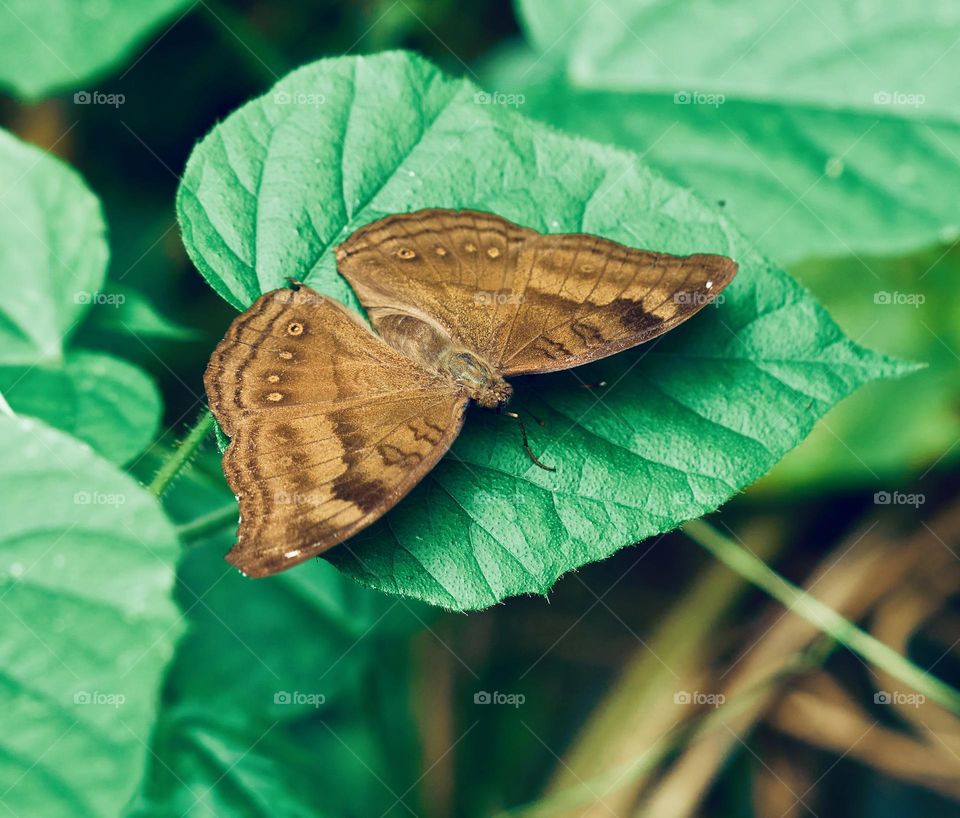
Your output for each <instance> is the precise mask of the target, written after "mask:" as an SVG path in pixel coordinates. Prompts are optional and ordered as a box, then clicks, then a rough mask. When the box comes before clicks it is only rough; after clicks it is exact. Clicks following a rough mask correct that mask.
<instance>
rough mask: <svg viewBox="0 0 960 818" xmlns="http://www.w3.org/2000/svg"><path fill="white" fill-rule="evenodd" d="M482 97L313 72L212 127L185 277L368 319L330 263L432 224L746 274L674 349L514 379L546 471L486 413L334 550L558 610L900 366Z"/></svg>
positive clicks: (380, 62)
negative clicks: (364, 240) (562, 601)
mask: <svg viewBox="0 0 960 818" xmlns="http://www.w3.org/2000/svg"><path fill="white" fill-rule="evenodd" d="M478 94H479V92H478V90H477V89H476V87H475V86H473V85H471V84H470V83H468V82H466V81H462V80H453V79H450V78H448V77H446V76H444V75H443V74H442V73H441V72H439V71H438V70H437V69H436V68H434V67H433V66H432V65H430V64H429V63H427V62H425V61H423V60H421V59H419V58H417V57H414V56H413V55H409V54H405V53H387V54H383V55H378V56H374V57H367V58H341V59H333V60H325V61H320V62H318V63H314V64H312V65H308V66H306V67H304V68H302V69H300V70H299V71H296V72H294V73H293V74H291V75H289V76H288V77H286V78H285V79H283V80H282V81H281V82H280V83H279V84H278V85H277V86H276V87H275V88H274V90H273V91H272V92H270V93H268V94H267V95H265V96H263V97H261V98H259V99H256V100H254V101H252V102H251V103H249V104H247V105H246V106H244V107H243V108H241V109H240V110H239V111H237V112H236V113H234V114H233V115H232V116H230V117H229V118H228V119H227V120H226V121H225V122H223V123H222V124H221V125H219V126H218V127H217V128H215V129H214V131H213V132H212V133H211V134H210V135H209V136H207V137H206V139H205V140H204V141H203V142H201V143H200V145H199V146H198V147H197V148H196V149H195V150H194V153H193V154H192V156H191V158H190V160H189V162H188V164H187V169H186V172H185V174H184V178H183V183H182V186H181V188H180V191H179V195H178V213H179V218H180V222H181V227H182V230H183V235H184V240H185V243H186V246H187V249H188V251H189V252H190V254H191V257H192V258H193V260H194V262H195V263H196V265H197V267H198V268H199V269H200V271H201V272H202V273H203V274H204V275H205V276H206V277H207V279H208V281H210V283H211V284H212V285H213V286H214V287H215V288H216V290H217V291H218V292H220V293H221V294H222V295H223V296H224V297H225V298H227V299H228V300H229V301H230V302H231V303H233V304H234V305H235V306H238V307H243V306H246V305H247V304H249V303H250V302H251V301H252V300H253V299H254V298H255V297H256V296H257V295H258V294H259V293H260V292H261V291H264V290H268V289H271V288H275V287H280V286H283V285H284V283H285V278H286V276H294V277H296V278H298V279H300V280H303V281H306V282H307V283H309V284H310V285H311V286H314V287H316V288H318V289H321V290H323V291H325V292H327V293H329V294H332V295H334V296H338V297H341V298H345V299H348V300H350V301H351V302H352V303H355V300H354V299H353V296H352V295H351V294H350V293H349V290H348V288H347V285H346V284H345V282H344V281H343V280H342V279H341V278H340V277H339V276H338V274H337V273H336V269H335V263H334V259H333V254H332V253H331V252H330V249H331V246H332V245H333V244H335V243H336V242H338V241H340V240H342V239H343V238H344V237H346V236H347V235H349V234H350V233H351V232H353V231H354V230H355V229H356V228H358V227H360V226H361V225H363V224H365V223H367V222H370V221H372V220H374V219H376V218H379V217H381V216H383V215H385V214H388V213H394V212H399V211H409V210H415V209H417V208H420V207H426V206H436V207H474V208H478V209H481V210H489V211H493V212H497V213H500V214H502V215H503V216H505V217H506V218H509V219H512V220H514V221H517V222H519V223H521V224H526V225H530V226H532V227H534V228H537V229H540V230H549V231H554V232H567V231H583V232H588V233H595V234H598V235H602V236H606V237H609V238H611V239H614V240H618V241H621V242H626V243H629V244H631V245H634V246H640V247H648V248H655V249H657V250H662V251H667V252H671V253H680V254H683V253H690V252H694V251H707V252H719V253H724V254H727V255H730V256H732V257H734V258H736V259H737V260H738V261H739V262H740V265H741V266H740V273H739V274H738V276H737V278H736V279H735V281H734V283H733V284H732V285H731V286H730V287H729V288H728V290H727V291H726V292H725V293H724V295H725V299H724V303H723V305H722V306H721V307H720V308H719V309H710V310H706V311H705V312H704V313H702V314H701V315H699V316H698V317H697V318H696V319H695V320H693V321H691V322H689V323H688V324H686V325H684V327H682V328H681V329H680V330H678V331H676V332H673V333H671V334H670V335H668V336H666V337H665V338H664V339H663V341H662V342H660V343H656V344H653V345H649V346H647V347H645V348H641V349H638V350H634V351H631V352H628V353H624V354H621V355H617V356H615V357H614V358H611V359H607V360H605V361H602V362H600V363H598V364H596V365H593V366H589V367H584V368H582V369H579V370H576V371H575V372H565V373H559V374H557V375H553V376H545V377H540V378H534V379H530V380H529V382H518V384H517V386H518V388H517V393H516V397H515V401H514V404H513V405H514V407H515V408H517V409H519V410H520V411H521V414H523V412H524V410H528V409H529V410H530V411H531V412H532V413H533V415H535V416H536V417H538V418H539V419H540V420H541V421H542V422H543V425H542V426H540V425H536V424H534V423H528V428H529V430H530V433H531V445H532V447H533V449H534V451H535V452H536V453H537V455H538V456H539V457H540V459H541V460H543V461H545V462H547V463H549V464H551V465H553V466H555V467H556V469H557V471H556V472H555V473H550V472H546V471H543V470H541V469H539V468H537V467H536V466H534V465H533V464H532V463H531V462H530V460H529V458H528V457H527V456H526V454H525V453H524V451H523V449H522V448H521V445H520V433H519V429H518V428H517V425H516V422H515V421H513V420H511V419H510V418H507V417H504V416H498V415H496V414H493V413H490V412H485V411H473V412H471V414H470V417H469V418H468V420H467V424H466V429H465V431H464V432H463V434H462V435H461V437H460V439H459V440H458V441H457V443H456V445H455V446H454V448H453V450H452V452H451V454H450V455H449V456H448V457H447V458H445V459H444V460H443V461H442V462H441V464H440V465H439V466H438V467H437V468H436V469H435V470H434V472H433V474H432V475H431V477H430V478H429V479H427V480H425V481H424V482H423V483H422V484H421V485H420V486H419V487H418V488H417V489H416V490H415V491H414V492H413V493H412V494H411V495H410V496H409V497H408V498H407V499H406V500H404V501H403V502H401V503H400V504H399V505H398V506H397V507H396V508H395V509H394V510H393V511H392V512H391V513H390V514H389V515H387V516H386V517H385V518H384V519H383V520H382V521H381V522H380V523H379V524H377V525H375V526H374V527H372V528H371V529H368V530H367V531H366V532H364V533H362V534H361V535H360V536H358V537H357V538H355V539H354V540H352V541H351V542H350V543H348V544H345V545H343V546H341V547H339V548H337V549H334V551H333V552H331V555H330V558H331V560H332V561H333V562H335V564H337V565H338V566H339V567H340V568H341V570H343V571H346V572H348V573H350V574H351V575H352V576H355V577H357V578H358V579H359V580H360V581H361V582H364V583H366V584H368V585H370V586H372V587H375V588H379V589H383V590H387V591H390V592H393V593H398V594H402V595H406V596H412V597H416V598H419V599H424V600H426V601H429V602H432V603H434V604H439V605H444V606H447V607H450V608H458V609H459V608H479V607H484V606H487V605H491V604H493V603H495V602H497V601H499V600H501V599H503V598H504V597H506V596H509V595H511V594H518V593H531V592H537V593H544V592H546V591H547V590H548V589H549V588H550V587H551V585H552V584H553V582H554V581H555V580H556V578H557V577H558V576H559V575H560V574H562V573H564V572H566V571H570V570H572V569H574V568H577V567H579V566H581V565H583V564H585V563H587V562H590V561H592V560H597V559H601V558H603V557H606V556H608V555H610V554H611V553H613V552H614V551H615V550H617V549H618V548H621V547H623V546H624V545H628V544H630V543H634V542H637V541H638V540H640V539H642V538H644V537H648V536H651V535H654V534H657V533H659V532H662V531H666V530H669V529H671V528H673V527H675V526H676V525H678V524H679V523H680V522H682V521H683V520H686V519H690V518H692V517H697V516H699V515H701V514H703V513H705V512H707V511H709V510H711V509H713V508H716V507H717V506H718V505H720V504H721V503H722V502H724V501H725V500H726V499H728V498H729V497H730V496H731V495H733V494H734V493H736V492H737V491H739V490H740V489H741V488H743V487H744V486H746V485H747V484H748V483H750V482H752V481H753V480H755V479H756V478H758V477H759V476H760V475H762V474H763V473H764V472H765V471H767V470H768V469H769V468H770V467H771V466H772V465H773V464H774V463H775V462H776V461H777V460H778V459H779V458H780V457H781V456H782V455H783V454H784V452H786V451H787V450H788V449H790V448H792V447H793V446H795V445H796V444H797V443H798V442H799V441H800V440H802V439H803V437H804V436H805V435H806V434H807V432H808V431H809V430H810V428H811V426H812V425H813V423H814V421H815V420H816V419H817V418H818V417H820V416H821V415H822V414H823V413H824V412H826V411H827V409H829V408H830V407H831V406H832V405H833V404H834V403H836V402H837V401H838V400H840V399H841V398H843V397H844V396H846V395H847V394H849V393H850V392H851V391H852V390H853V389H855V388H856V387H857V386H859V385H861V384H863V383H865V382H867V381H870V380H872V379H874V378H877V377H881V376H887V375H895V374H899V373H902V372H904V371H908V369H909V367H905V366H903V365H900V364H897V363H896V362H894V361H892V360H890V359H886V358H883V357H882V356H879V355H876V354H874V353H871V352H869V351H867V350H864V349H862V348H860V347H858V346H856V345H855V344H853V343H852V342H850V341H849V340H848V339H846V338H845V337H844V336H843V335H842V334H841V332H840V330H839V329H838V328H837V326H836V324H834V323H833V321H832V320H831V319H830V318H829V316H828V315H827V314H826V313H825V312H824V311H823V309H822V308H820V307H819V306H818V305H817V304H816V303H815V302H814V301H813V299H812V298H811V297H810V295H809V294H808V293H807V292H806V291H805V290H803V289H802V288H801V287H800V286H799V285H798V284H796V282H794V281H793V280H792V279H790V278H789V277H788V276H787V275H786V274H785V273H783V272H782V271H780V270H779V269H777V268H776V267H774V266H773V265H771V264H770V263H769V262H767V261H766V260H765V259H763V258H762V257H761V256H759V255H758V254H757V253H756V252H755V251H753V250H752V249H751V248H750V244H749V243H748V242H747V241H746V240H745V239H743V238H742V237H741V236H740V235H739V234H738V233H737V232H736V231H735V230H734V229H733V228H731V226H730V225H729V224H728V223H727V222H726V221H725V220H724V219H723V217H722V216H720V215H718V214H717V213H716V212H715V211H714V210H711V209H710V208H708V207H706V206H705V205H704V204H703V203H701V202H700V201H699V200H698V199H697V198H695V197H694V196H693V195H692V194H690V193H689V192H688V191H686V190H684V189H682V188H679V187H677V186H676V185H674V184H672V183H671V182H668V181H667V180H665V179H663V178H662V177H660V176H659V175H657V174H656V173H654V172H652V171H650V170H649V169H648V168H646V167H644V166H643V165H642V164H641V162H640V161H639V159H638V157H636V156H635V155H632V154H629V153H626V152H623V151H620V150H616V149H613V148H609V147H605V146H601V145H597V144H594V143H590V142H585V141H582V140H574V139H571V138H569V137H567V136H563V135H561V134H559V133H556V132H554V131H552V130H550V129H548V128H545V127H543V126H540V125H537V124H534V123H531V122H529V121H528V120H526V119H524V118H523V117H520V116H518V115H516V114H515V113H514V112H512V111H510V110H508V109H506V108H505V107H503V106H500V105H494V104H489V102H488V99H487V98H485V97H484V96H483V95H482V94H479V95H478ZM321 98H322V102H319V100H320V99H321ZM385 133H389V135H390V138H389V139H386V138H384V134H385ZM600 381H605V382H606V383H607V386H605V387H601V388H599V389H589V388H583V384H590V383H595V382H600Z"/></svg>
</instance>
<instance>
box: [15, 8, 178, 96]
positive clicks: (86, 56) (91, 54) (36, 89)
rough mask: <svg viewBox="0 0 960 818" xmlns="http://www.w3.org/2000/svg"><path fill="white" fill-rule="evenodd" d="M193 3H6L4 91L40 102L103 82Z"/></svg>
mask: <svg viewBox="0 0 960 818" xmlns="http://www.w3.org/2000/svg"><path fill="white" fill-rule="evenodd" d="M191 5H192V4H191V2H190V0H139V1H138V2H137V3H130V2H124V0H97V2H87V1H86V0H4V2H3V3H2V4H0V85H4V86H7V87H8V88H11V89H12V90H13V91H14V93H16V94H17V95H18V96H21V97H26V98H28V99H38V98H40V97H44V96H47V95H49V94H52V93H54V92H56V91H61V90H65V89H68V88H77V87H79V86H81V85H82V84H83V83H85V82H88V81H95V80H99V79H101V78H103V77H104V75H106V74H107V73H108V72H110V71H111V70H113V69H115V68H116V67H118V66H119V65H121V64H122V63H123V62H125V61H126V60H127V59H128V58H130V57H131V56H132V55H133V52H134V50H135V49H136V48H137V47H139V46H140V45H141V43H142V42H143V41H144V40H145V39H146V38H147V37H148V36H149V35H150V34H151V32H153V31H155V30H156V29H158V28H159V27H160V26H161V25H163V24H164V23H167V22H171V21H172V20H173V19H174V15H176V14H177V12H181V11H182V12H185V11H186V10H189V7H190V6H191Z"/></svg>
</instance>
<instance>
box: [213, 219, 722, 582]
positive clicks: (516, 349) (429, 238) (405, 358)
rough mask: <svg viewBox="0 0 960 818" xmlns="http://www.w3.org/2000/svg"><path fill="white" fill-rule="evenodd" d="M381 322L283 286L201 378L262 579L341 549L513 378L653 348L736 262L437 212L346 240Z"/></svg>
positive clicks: (383, 223) (246, 557)
mask: <svg viewBox="0 0 960 818" xmlns="http://www.w3.org/2000/svg"><path fill="white" fill-rule="evenodd" d="M335 254H336V259H337V266H338V269H339V271H340V273H341V274H342V275H343V276H344V277H345V278H346V279H347V281H348V282H349V283H350V285H351V286H352V288H353V290H354V292H355V293H356V295H357V297H358V298H359V300H360V303H361V304H362V305H363V307H364V309H365V310H366V313H367V315H368V317H369V319H370V322H371V324H372V327H373V329H372V330H371V328H370V327H369V326H368V325H367V324H366V323H364V322H363V320H362V319H361V318H360V316H359V315H358V314H357V313H355V312H354V311H352V310H350V309H348V308H347V307H345V306H343V305H342V304H340V303H339V302H337V301H335V300H333V299H331V298H328V297H326V296H324V295H321V294H320V293H318V292H316V291H314V290H312V289H310V288H309V287H307V286H305V285H294V286H295V288H294V289H289V288H287V289H279V290H273V291H272V292H268V293H266V294H264V295H262V296H261V297H260V298H259V299H257V301H256V302H255V303H254V304H253V305H252V306H251V307H250V308H249V309H248V310H247V311H246V312H244V313H242V314H241V315H240V316H238V317H237V318H236V319H235V320H234V321H233V323H232V324H231V326H230V328H229V330H228V331H227V333H226V336H225V337H224V338H223V340H222V341H221V342H220V343H219V344H218V346H217V347H216V349H215V350H214V352H213V355H212V356H211V358H210V363H209V365H208V366H207V370H206V373H205V375H204V385H205V387H206V391H207V396H208V398H209V403H210V409H211V410H212V412H213V414H214V416H215V417H216V419H217V421H218V422H219V424H220V426H221V428H222V429H223V431H224V433H225V434H226V435H227V436H228V437H229V438H230V445H229V446H228V447H227V449H226V451H225V452H224V456H223V469H224V473H225V475H226V477H227V481H228V483H229V484H230V487H231V488H232V489H233V491H234V493H235V494H236V495H237V499H238V500H239V503H240V524H239V531H238V535H237V543H236V545H235V546H234V547H233V549H232V550H231V551H230V553H229V554H228V555H227V560H228V561H229V562H230V563H232V564H233V565H235V566H236V567H238V568H240V569H241V570H242V571H243V572H244V573H245V574H247V575H249V576H256V577H259V576H266V575H269V574H273V573H276V572H278V571H282V570H284V569H286V568H289V567H291V566H293V565H296V564H297V563H299V562H303V561H304V560H306V559H309V558H311V557H314V556H316V555H318V554H320V553H322V552H324V551H326V550H327V549H329V548H332V547H333V546H335V545H337V544H338V543H341V542H343V541H344V540H346V539H347V538H349V537H351V536H353V535H354V534H356V533H357V532H358V531H360V530H361V529H363V528H365V527H366V526H368V525H370V524H371V523H372V522H374V521H375V520H377V519H378V518H379V517H381V516H382V515H383V514H384V513H385V512H387V511H388V510H389V509H390V508H392V507H393V506H394V505H396V503H397V502H398V501H399V500H400V499H401V498H402V497H404V496H405V495H406V494H407V493H408V492H409V491H410V490H411V489H412V488H413V487H414V486H415V485H416V484H417V483H418V482H419V481H420V480H421V479H423V477H424V476H425V475H426V474H427V473H428V472H429V471H430V470H431V469H432V468H433V466H434V465H435V464H436V463H437V461H438V460H440V458H441V457H442V456H443V454H444V453H445V452H446V451H447V449H448V448H449V447H450V445H451V444H452V443H453V441H454V439H455V438H456V437H457V435H458V434H459V432H460V429H461V428H462V426H463V422H464V416H465V413H466V409H467V407H468V405H469V404H470V403H471V401H472V402H475V403H477V404H478V405H480V406H482V407H487V408H497V407H501V406H503V405H504V404H505V403H506V402H507V401H508V400H509V398H510V395H511V392H512V387H511V385H510V383H509V379H510V378H513V377H515V376H518V375H527V374H536V373H544V372H555V371H557V370H562V369H569V368H571V367H575V366H580V365H581V364H586V363H588V362H590V361H596V360H598V359H600V358H605V357H607V356H608V355H613V354H615V353H617V352H620V351H622V350H625V349H629V348H631V347H634V346H636V345H637V344H641V343H643V342H645V341H649V340H650V339H652V338H656V337H657V336H659V335H662V334H663V333H665V332H668V331H669V330H671V329H673V328H674V327H676V326H677V325H678V324H680V323H682V322H683V321H685V320H686V319H688V318H689V317H690V316H691V315H693V314H694V313H696V312H698V311H699V310H700V309H701V308H702V307H704V306H705V305H706V304H708V303H710V301H711V300H712V299H714V298H715V297H716V295H717V294H718V293H719V292H720V291H722V290H723V288H724V287H726V286H727V284H729V283H730V281H731V279H732V278H733V276H734V275H735V274H736V271H737V264H736V262H735V261H733V260H732V259H730V258H727V257H725V256H721V255H711V254H704V253H698V254H696V255H690V256H672V255H668V254H665V253H654V252H649V251H646V250H636V249H633V248H630V247H626V246H624V245H622V244H617V243H616V242H613V241H609V240H607V239H603V238H600V237H598V236H592V235H587V234H542V233H538V232H537V231H535V230H532V229H530V228H527V227H521V226H519V225H516V224H513V223H511V222H509V221H507V220H506V219H504V218H501V217H500V216H497V215H495V214H492V213H482V212H477V211H470V210H459V211H454V210H441V209H429V210H421V211H417V212H414V213H403V214H397V215H393V216H388V217H386V218H383V219H380V220H379V221H375V222H373V223H371V224H368V225H367V226H365V227H362V228H361V229H359V230H357V231H356V232H355V233H353V234H352V235H351V236H350V237H349V238H348V239H347V240H346V241H344V242H343V243H342V244H340V245H339V246H337V247H336V251H335Z"/></svg>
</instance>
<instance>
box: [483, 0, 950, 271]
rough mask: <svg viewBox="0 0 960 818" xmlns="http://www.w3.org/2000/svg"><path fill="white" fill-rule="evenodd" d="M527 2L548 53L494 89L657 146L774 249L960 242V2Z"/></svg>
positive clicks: (790, 254)
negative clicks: (957, 199) (958, 89)
mask: <svg viewBox="0 0 960 818" xmlns="http://www.w3.org/2000/svg"><path fill="white" fill-rule="evenodd" d="M519 7H520V11H521V13H522V15H523V18H524V20H525V22H526V26H527V28H528V30H529V31H530V32H531V39H532V40H533V41H534V43H535V44H536V46H537V53H527V54H516V53H514V54H513V55H508V56H504V57H503V58H502V59H501V60H500V61H499V62H498V64H497V65H496V66H495V69H492V70H490V71H489V72H488V73H487V76H486V78H485V79H486V81H487V82H488V84H489V85H490V87H491V88H497V89H500V90H501V91H503V92H511V93H515V94H518V93H519V94H523V95H524V96H525V98H526V99H525V101H526V104H525V106H524V110H525V112H527V113H528V114H531V115H533V116H536V117H538V118H542V119H544V120H546V121H548V122H551V123H553V124H555V125H558V126H560V127H564V128H567V129H569V130H571V131H573V132H575V133H580V134H583V135H585V136H588V137H590V138H595V139H601V140H603V141H609V142H612V143H614V144H618V145H622V146H624V147H628V148H631V149H633V150H637V151H640V152H643V153H644V155H645V156H647V158H648V159H649V160H650V161H651V162H653V163H654V164H655V165H657V166H659V167H660V168H662V169H663V170H664V171H665V172H666V173H667V174H668V175H669V176H671V177H672V178H674V179H676V180H678V181H681V182H683V183H684V184H688V185H690V186H692V187H694V189H696V190H698V191H699V192H701V193H702V194H703V195H704V196H707V197H709V198H711V199H716V200H722V201H724V202H725V203H726V207H727V209H728V213H729V215H730V216H731V217H732V218H733V219H734V221H736V222H737V223H738V225H739V226H740V227H741V229H743V230H744V231H745V232H746V233H747V235H750V236H752V237H754V238H755V240H757V241H758V242H759V243H760V246H761V247H762V248H763V249H764V250H765V251H766V252H768V253H769V254H770V255H772V256H773V257H774V258H777V259H778V260H782V261H792V260H796V259H800V258H804V257H808V256H823V255H846V254H849V253H873V254H884V253H892V252H903V251H907V250H913V249H917V248H920V247H922V246H924V245H927V244H930V243H932V242H935V241H938V240H953V239H955V238H956V237H957V236H958V235H960V219H958V217H957V213H956V208H955V207H954V204H953V200H952V197H951V195H950V191H951V190H953V189H955V188H956V187H957V185H958V184H960V163H958V161H957V157H958V156H960V106H958V105H957V97H956V94H955V93H954V87H955V79H954V78H955V77H956V75H957V73H958V70H960V51H958V50H957V49H956V48H954V47H953V45H954V43H955V42H956V40H957V39H958V38H960V9H958V7H957V6H956V5H955V4H953V3H950V2H946V0H941V1H940V2H934V3H932V4H928V5H925V6H922V7H920V6H912V5H909V4H907V5H904V4H900V3H895V2H893V0H881V2H879V3H874V4H872V5H871V6H870V7H869V9H868V8H867V7H866V6H859V5H850V4H837V3H829V2H826V0H811V1H810V2H802V3H793V2H791V0H775V2H771V3H766V4H764V5H763V8H762V9H758V8H757V7H756V4H754V3H749V2H748V0H740V1H739V2H734V3H723V4H718V3H712V4H711V3H708V4H703V3H695V2H693V0H682V1H681V2H665V1H662V2H661V1H660V0H657V1H656V2H650V3H639V4H638V3H629V2H627V0H614V2H609V3H591V2H590V0H565V2H563V3H561V4H560V5H558V4H556V3H553V2H549V1H548V0H522V2H519ZM564 32H566V34H567V36H566V37H561V36H560V35H561V34H562V33H564ZM558 38H559V39H558ZM718 95H719V96H718Z"/></svg>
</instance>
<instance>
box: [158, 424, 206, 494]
mask: <svg viewBox="0 0 960 818" xmlns="http://www.w3.org/2000/svg"><path fill="white" fill-rule="evenodd" d="M212 429H213V415H212V414H211V413H210V410H209V409H204V410H203V414H202V415H200V419H199V420H198V421H197V423H196V425H195V426H194V427H193V428H192V429H191V430H190V432H189V433H188V434H187V436H186V437H185V438H184V439H183V440H182V441H181V442H180V445H179V446H177V447H176V448H175V449H174V450H173V451H172V452H170V454H169V455H168V456H167V459H166V460H165V461H164V462H163V465H162V466H161V467H160V470H159V471H158V472H157V474H156V476H155V477H154V478H153V480H151V481H150V485H149V486H147V489H148V490H149V491H150V492H151V493H152V494H154V495H155V496H156V497H162V496H163V493H164V492H165V491H166V490H167V487H168V486H169V485H170V482H171V481H172V480H173V479H174V478H175V477H176V476H177V475H178V474H179V473H180V471H181V469H183V467H184V466H186V465H187V463H188V462H190V458H191V457H193V455H194V453H195V452H196V451H197V449H198V448H200V444H201V443H203V441H204V438H206V436H207V435H208V434H210V431H211V430H212Z"/></svg>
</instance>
